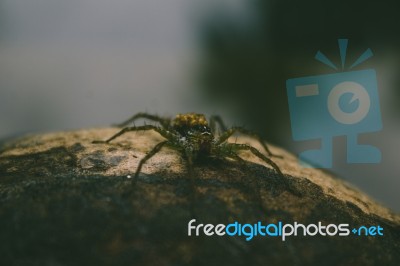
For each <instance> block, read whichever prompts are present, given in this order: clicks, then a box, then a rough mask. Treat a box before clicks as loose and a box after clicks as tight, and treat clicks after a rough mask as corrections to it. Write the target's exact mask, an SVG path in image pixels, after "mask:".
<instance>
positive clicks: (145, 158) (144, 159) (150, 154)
mask: <svg viewBox="0 0 400 266" xmlns="http://www.w3.org/2000/svg"><path fill="white" fill-rule="evenodd" d="M167 143H168V140H166V141H163V142H160V143H158V144H157V145H156V146H154V148H153V149H152V150H151V151H149V153H147V154H146V156H144V157H143V158H142V159H141V160H140V162H139V164H138V166H137V168H136V172H135V180H137V178H138V177H139V173H140V171H141V170H142V166H143V165H144V164H145V163H146V161H147V160H149V159H150V158H151V157H153V156H154V155H155V154H156V153H157V152H159V151H160V150H161V148H162V147H164V145H165V144H167Z"/></svg>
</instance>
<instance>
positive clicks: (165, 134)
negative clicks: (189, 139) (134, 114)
mask: <svg viewBox="0 0 400 266" xmlns="http://www.w3.org/2000/svg"><path fill="white" fill-rule="evenodd" d="M140 130H154V131H156V132H158V133H159V134H160V135H161V136H163V137H164V138H166V139H172V138H173V137H174V136H173V135H172V134H171V133H169V132H168V131H167V130H165V129H163V128H159V127H156V126H152V125H146V126H139V127H126V128H124V129H122V130H121V131H119V132H118V133H117V134H115V135H114V136H112V137H110V138H109V139H107V140H95V141H93V142H92V143H95V144H98V143H109V142H110V141H112V140H113V139H116V138H118V137H119V136H121V135H123V134H125V133H127V132H130V131H140Z"/></svg>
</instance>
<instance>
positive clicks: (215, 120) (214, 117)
mask: <svg viewBox="0 0 400 266" xmlns="http://www.w3.org/2000/svg"><path fill="white" fill-rule="evenodd" d="M217 124H218V127H219V128H220V130H221V131H222V132H221V133H224V132H225V131H226V129H227V128H226V126H225V123H224V121H223V120H222V118H221V117H220V116H219V115H212V116H211V117H210V128H211V132H212V133H213V134H215V133H216V130H217V128H216V126H217Z"/></svg>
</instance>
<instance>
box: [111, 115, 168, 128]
mask: <svg viewBox="0 0 400 266" xmlns="http://www.w3.org/2000/svg"><path fill="white" fill-rule="evenodd" d="M141 118H144V119H148V120H151V121H154V122H158V123H160V125H161V126H162V127H164V128H168V126H169V123H170V120H169V119H168V118H163V117H160V116H158V115H152V114H148V113H137V114H135V115H134V116H132V117H131V118H129V119H128V120H126V121H124V122H122V123H120V124H116V125H115V126H116V127H126V126H127V125H129V124H131V123H133V122H135V121H136V120H138V119H141Z"/></svg>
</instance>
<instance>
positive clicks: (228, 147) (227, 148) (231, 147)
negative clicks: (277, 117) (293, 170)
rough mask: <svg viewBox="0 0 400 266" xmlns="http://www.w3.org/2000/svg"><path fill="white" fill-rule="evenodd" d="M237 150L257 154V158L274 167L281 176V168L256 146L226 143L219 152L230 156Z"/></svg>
mask: <svg viewBox="0 0 400 266" xmlns="http://www.w3.org/2000/svg"><path fill="white" fill-rule="evenodd" d="M237 151H250V152H251V153H253V154H254V155H255V156H257V157H258V158H260V159H261V160H263V161H264V162H266V163H267V164H269V165H271V166H272V168H274V169H275V171H276V172H277V173H278V174H280V175H282V176H283V174H282V171H281V169H280V168H279V166H278V165H277V164H276V163H274V162H273V161H272V160H271V159H269V158H268V157H267V156H265V155H264V154H262V153H261V152H260V151H259V150H257V149H256V148H254V147H252V146H250V145H247V144H236V143H226V144H225V145H224V149H222V150H221V153H222V154H223V155H224V156H227V157H232V156H234V155H232V154H236V152H237Z"/></svg>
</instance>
